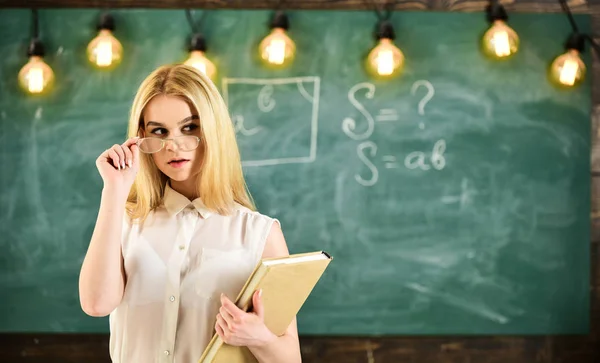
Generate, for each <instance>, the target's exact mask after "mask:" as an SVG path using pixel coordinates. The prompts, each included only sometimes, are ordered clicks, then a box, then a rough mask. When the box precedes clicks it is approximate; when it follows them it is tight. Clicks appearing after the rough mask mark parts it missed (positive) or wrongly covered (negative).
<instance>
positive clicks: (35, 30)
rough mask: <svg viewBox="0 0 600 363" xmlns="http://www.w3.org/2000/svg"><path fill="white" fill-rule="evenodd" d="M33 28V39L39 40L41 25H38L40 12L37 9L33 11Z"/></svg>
mask: <svg viewBox="0 0 600 363" xmlns="http://www.w3.org/2000/svg"><path fill="white" fill-rule="evenodd" d="M31 23H32V24H31V26H32V38H33V39H37V38H39V35H40V34H39V24H38V12H37V9H31Z"/></svg>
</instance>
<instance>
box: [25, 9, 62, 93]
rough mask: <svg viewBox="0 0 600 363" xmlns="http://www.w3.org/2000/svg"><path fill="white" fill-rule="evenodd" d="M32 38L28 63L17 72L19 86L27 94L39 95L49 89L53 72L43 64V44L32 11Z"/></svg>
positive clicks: (35, 17)
mask: <svg viewBox="0 0 600 363" xmlns="http://www.w3.org/2000/svg"><path fill="white" fill-rule="evenodd" d="M32 23H33V36H32V39H31V42H30V43H29V49H28V50H27V56H28V57H29V62H27V64H25V65H24V66H23V68H21V70H20V71H19V75H18V79H19V85H20V86H21V88H23V90H25V92H27V93H29V94H41V93H44V92H45V91H47V90H48V89H50V88H51V86H52V84H53V82H54V72H53V71H52V68H50V66H49V65H47V64H46V63H45V62H44V58H43V57H44V44H43V43H42V41H41V40H40V38H39V30H38V29H39V24H38V14H37V10H35V9H34V10H32Z"/></svg>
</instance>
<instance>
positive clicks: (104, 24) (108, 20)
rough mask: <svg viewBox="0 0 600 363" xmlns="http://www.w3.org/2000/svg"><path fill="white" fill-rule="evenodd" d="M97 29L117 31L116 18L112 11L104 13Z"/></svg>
mask: <svg viewBox="0 0 600 363" xmlns="http://www.w3.org/2000/svg"><path fill="white" fill-rule="evenodd" d="M97 29H98V30H110V31H111V32H112V31H115V18H113V16H112V15H110V13H102V15H101V16H100V21H99V22H98V26H97Z"/></svg>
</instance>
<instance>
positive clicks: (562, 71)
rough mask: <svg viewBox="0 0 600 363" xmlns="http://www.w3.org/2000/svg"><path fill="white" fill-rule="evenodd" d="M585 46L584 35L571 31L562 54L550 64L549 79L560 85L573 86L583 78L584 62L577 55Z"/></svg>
mask: <svg viewBox="0 0 600 363" xmlns="http://www.w3.org/2000/svg"><path fill="white" fill-rule="evenodd" d="M584 46H585V37H584V36H583V35H581V34H579V33H572V34H571V35H570V36H569V38H568V39H567V41H566V42H565V49H566V50H567V51H566V52H565V53H564V54H561V55H559V56H558V57H556V58H555V59H554V61H553V62H552V64H551V65H550V70H549V71H550V74H549V76H550V80H551V81H552V83H554V84H555V85H558V86H562V87H575V86H578V85H579V84H581V82H583V80H584V79H585V72H586V69H585V63H583V61H582V60H581V57H580V56H579V54H580V53H582V52H583V49H584Z"/></svg>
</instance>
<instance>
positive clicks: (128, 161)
mask: <svg viewBox="0 0 600 363" xmlns="http://www.w3.org/2000/svg"><path fill="white" fill-rule="evenodd" d="M127 165H129V167H130V168H131V160H127Z"/></svg>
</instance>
